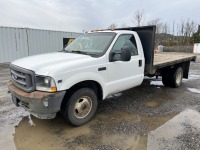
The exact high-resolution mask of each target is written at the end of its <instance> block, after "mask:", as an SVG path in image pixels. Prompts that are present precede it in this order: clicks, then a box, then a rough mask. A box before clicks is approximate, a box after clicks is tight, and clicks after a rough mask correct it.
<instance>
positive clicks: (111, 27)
mask: <svg viewBox="0 0 200 150" xmlns="http://www.w3.org/2000/svg"><path fill="white" fill-rule="evenodd" d="M116 27H117V24H115V23H112V24H111V25H110V26H109V27H108V29H111V30H114V29H115V28H116Z"/></svg>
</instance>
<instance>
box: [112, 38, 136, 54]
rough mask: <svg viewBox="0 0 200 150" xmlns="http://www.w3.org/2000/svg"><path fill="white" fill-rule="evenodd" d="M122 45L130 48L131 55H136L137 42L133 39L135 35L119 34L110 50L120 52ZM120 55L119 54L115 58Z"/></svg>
mask: <svg viewBox="0 0 200 150" xmlns="http://www.w3.org/2000/svg"><path fill="white" fill-rule="evenodd" d="M123 46H128V47H129V48H130V50H131V56H135V55H138V49H137V44H136V41H135V37H134V35H132V34H123V35H120V36H119V37H118V39H117V41H116V42H115V44H114V46H113V48H112V50H111V52H116V53H119V52H121V48H122V47H123ZM118 57H120V56H119V55H118V56H116V58H118Z"/></svg>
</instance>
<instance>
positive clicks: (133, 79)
mask: <svg viewBox="0 0 200 150" xmlns="http://www.w3.org/2000/svg"><path fill="white" fill-rule="evenodd" d="M123 46H128V47H129V48H130V49H131V60H130V61H127V62H125V61H124V62H123V61H121V60H120V54H115V56H114V57H115V59H114V60H115V61H113V62H109V64H108V77H109V83H108V86H107V87H108V89H107V91H108V94H113V93H117V92H120V91H123V90H126V89H129V88H131V87H135V86H138V85H140V84H141V82H142V81H143V78H144V62H142V61H143V60H144V58H142V56H141V55H139V53H138V48H137V44H136V41H135V37H134V35H133V34H122V35H120V36H119V37H118V39H117V41H116V42H115V44H114V46H113V48H112V50H111V52H117V53H120V52H121V48H122V47H123Z"/></svg>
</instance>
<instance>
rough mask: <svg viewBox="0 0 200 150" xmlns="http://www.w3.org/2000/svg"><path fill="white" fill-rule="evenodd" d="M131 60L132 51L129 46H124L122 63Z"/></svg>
mask: <svg viewBox="0 0 200 150" xmlns="http://www.w3.org/2000/svg"><path fill="white" fill-rule="evenodd" d="M130 60H131V49H130V48H129V47H128V46H123V47H122V48H121V61H130Z"/></svg>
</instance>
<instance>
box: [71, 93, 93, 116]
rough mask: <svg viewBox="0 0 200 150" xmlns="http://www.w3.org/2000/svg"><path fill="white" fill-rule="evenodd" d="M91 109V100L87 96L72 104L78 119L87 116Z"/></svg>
mask: <svg viewBox="0 0 200 150" xmlns="http://www.w3.org/2000/svg"><path fill="white" fill-rule="evenodd" d="M91 110H92V100H91V99H90V98H89V97H87V96H83V97H81V98H79V99H78V100H77V101H76V103H75V105H74V115H75V116H76V117H77V118H79V119H83V118H85V117H87V116H88V114H89V113H90V112H91Z"/></svg>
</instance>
